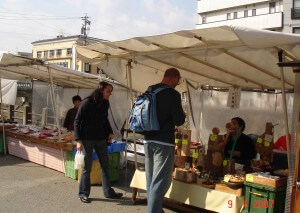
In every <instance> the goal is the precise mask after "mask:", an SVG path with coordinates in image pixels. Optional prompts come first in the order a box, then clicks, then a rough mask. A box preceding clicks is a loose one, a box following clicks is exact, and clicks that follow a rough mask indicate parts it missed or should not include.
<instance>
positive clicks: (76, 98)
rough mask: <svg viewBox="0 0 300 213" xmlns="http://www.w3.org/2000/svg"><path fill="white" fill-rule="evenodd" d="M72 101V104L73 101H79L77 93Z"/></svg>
mask: <svg viewBox="0 0 300 213" xmlns="http://www.w3.org/2000/svg"><path fill="white" fill-rule="evenodd" d="M72 101H73V104H74V102H75V101H81V97H80V96H79V95H75V96H73V98H72Z"/></svg>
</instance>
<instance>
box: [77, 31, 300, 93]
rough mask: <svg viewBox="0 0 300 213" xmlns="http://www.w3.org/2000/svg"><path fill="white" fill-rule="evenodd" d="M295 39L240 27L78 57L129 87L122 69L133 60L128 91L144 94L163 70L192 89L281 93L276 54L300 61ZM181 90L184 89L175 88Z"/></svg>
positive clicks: (290, 82) (81, 50) (125, 44)
mask: <svg viewBox="0 0 300 213" xmlns="http://www.w3.org/2000/svg"><path fill="white" fill-rule="evenodd" d="M299 44H300V36H299V35H292V34H284V33H278V32H271V31H262V30H254V29H248V28H241V27H228V26H224V27H216V28H210V29H199V30H185V31H178V32H174V33H169V34H164V35H157V36H146V37H136V38H131V39H128V40H123V41H116V42H99V43H95V44H92V45H89V46H87V47H77V52H78V54H80V55H81V56H83V57H86V58H89V59H90V61H97V62H98V63H99V62H100V64H99V66H100V67H101V68H102V69H103V70H104V71H105V73H106V74H108V75H109V76H110V77H111V78H113V79H114V80H117V81H118V82H120V83H121V84H123V85H128V83H127V80H128V78H127V74H126V66H125V65H126V64H127V63H128V61H129V60H132V63H131V66H132V69H131V72H132V84H133V85H132V86H133V89H135V90H137V91H145V89H146V87H147V85H150V84H153V83H156V82H159V81H160V80H161V77H162V75H163V72H164V71H165V69H166V68H168V67H170V66H172V67H177V68H179V70H180V72H181V74H182V77H183V78H184V79H186V80H189V81H190V82H191V83H192V84H194V85H200V86H211V87H219V88H227V87H230V86H239V87H242V88H248V89H263V88H265V89H268V88H272V89H280V88H281V81H280V80H281V77H280V69H279V67H278V66H277V62H278V56H277V54H278V51H279V50H280V49H282V50H284V52H285V55H286V60H295V59H297V58H299V57H300V46H299ZM294 78H295V76H294V74H293V72H292V71H291V72H286V73H285V87H286V88H287V89H292V88H293V87H294ZM178 89H179V90H181V91H182V90H185V87H184V86H182V87H179V88H178Z"/></svg>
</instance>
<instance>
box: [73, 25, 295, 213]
mask: <svg viewBox="0 0 300 213" xmlns="http://www.w3.org/2000/svg"><path fill="white" fill-rule="evenodd" d="M77 52H78V54H79V55H81V56H82V57H85V58H86V59H89V60H90V62H95V63H97V64H98V66H99V67H100V68H101V69H103V70H104V72H105V73H106V74H107V75H108V76H110V77H111V78H113V79H114V80H116V81H118V82H120V83H121V84H123V85H125V86H127V87H128V86H129V87H131V88H132V89H134V90H137V91H140V92H143V91H145V90H146V88H147V87H148V86H149V85H151V84H155V83H158V82H160V81H161V79H162V76H163V73H164V71H165V70H166V69H167V68H169V67H176V68H178V69H179V70H180V73H181V76H182V77H183V78H184V79H185V80H187V81H189V82H190V83H191V84H192V85H193V86H195V87H196V88H199V87H214V88H229V87H232V86H234V87H240V88H243V89H251V90H253V89H254V90H255V89H258V90H261V89H281V91H282V92H283V96H282V97H283V105H284V116H285V123H286V128H285V129H286V135H288V131H289V130H288V121H287V108H286V101H285V90H286V89H294V88H295V80H296V77H295V76H296V75H295V73H293V70H292V68H285V70H284V71H285V72H283V69H282V68H279V67H278V65H277V63H278V62H279V59H278V56H279V54H280V55H281V56H283V61H295V60H299V59H300V36H299V35H294V34H287V33H279V32H272V31H264V30H255V29H249V28H245V27H234V26H231V27H229V26H223V27H216V28H209V29H198V30H184V31H178V32H174V33H168V34H164V35H156V36H145V37H136V38H131V39H127V40H123V41H115V42H99V43H95V44H92V45H89V46H86V47H77ZM177 89H178V90H179V91H185V90H186V87H185V85H183V84H182V85H180V86H179V87H178V88H177ZM297 91H298V90H297ZM299 92H300V91H299ZM295 97H297V95H295ZM295 102H297V100H294V106H296V105H295ZM295 113H296V114H295ZM298 113H299V109H295V108H294V116H293V117H295V116H296V115H298ZM297 117H298V116H297ZM294 123H295V122H293V124H294ZM292 129H295V126H294V127H293V128H292ZM292 135H293V136H292V144H291V145H290V146H288V153H289V158H292V161H291V160H290V159H289V167H290V170H289V181H288V190H287V204H286V212H288V211H289V208H290V205H289V204H290V200H289V199H290V197H291V189H292V185H293V182H295V181H296V180H293V176H294V174H293V173H294V167H295V164H294V161H295V154H296V153H294V152H295V149H294V147H296V139H297V138H296V134H295V135H294V134H292ZM287 141H288V140H287ZM291 162H293V163H291Z"/></svg>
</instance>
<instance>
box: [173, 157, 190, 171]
mask: <svg viewBox="0 0 300 213" xmlns="http://www.w3.org/2000/svg"><path fill="white" fill-rule="evenodd" d="M188 158H189V157H188V156H178V155H175V159H174V165H175V166H176V167H178V168H184V167H185V163H186V162H188Z"/></svg>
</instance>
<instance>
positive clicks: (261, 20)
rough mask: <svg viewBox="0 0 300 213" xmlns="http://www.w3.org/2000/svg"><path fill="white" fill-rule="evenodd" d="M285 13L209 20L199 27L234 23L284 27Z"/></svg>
mask: <svg viewBox="0 0 300 213" xmlns="http://www.w3.org/2000/svg"><path fill="white" fill-rule="evenodd" d="M282 19H283V13H282V12H278V13H271V14H269V13H268V14H263V15H257V16H248V17H244V18H237V19H230V20H220V21H215V22H209V20H207V21H208V22H207V23H206V24H198V25H197V26H196V28H197V29H203V28H210V27H218V26H223V25H233V26H244V27H251V28H256V29H277V28H282Z"/></svg>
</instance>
